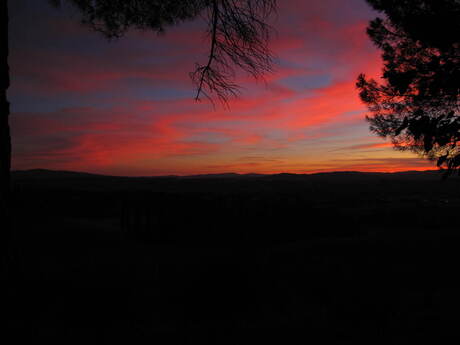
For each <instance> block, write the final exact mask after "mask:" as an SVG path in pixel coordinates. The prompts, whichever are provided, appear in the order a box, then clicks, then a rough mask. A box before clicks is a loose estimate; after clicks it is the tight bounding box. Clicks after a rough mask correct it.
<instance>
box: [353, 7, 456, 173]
mask: <svg viewBox="0 0 460 345" xmlns="http://www.w3.org/2000/svg"><path fill="white" fill-rule="evenodd" d="M367 1H368V3H370V4H371V5H372V6H373V7H374V8H375V9H376V10H378V11H381V12H382V13H383V14H384V15H385V18H384V19H382V18H376V19H375V20H373V21H371V22H370V25H369V27H368V29H367V33H368V35H369V37H370V38H371V40H372V41H373V42H374V43H375V44H376V46H377V47H378V48H380V49H381V50H382V52H383V53H382V59H383V62H384V68H383V73H382V79H383V82H382V83H379V82H377V81H376V80H373V79H367V78H366V76H365V75H363V74H361V75H360V76H359V77H358V81H357V87H358V89H359V90H360V97H361V99H362V101H363V102H364V103H365V104H367V105H368V108H369V111H370V113H371V114H369V115H368V116H367V117H366V118H367V120H368V121H369V122H370V125H371V126H370V129H371V131H373V132H375V133H376V134H378V135H379V136H382V137H385V138H390V139H391V141H392V143H393V144H394V146H395V148H397V149H400V150H409V151H413V152H415V153H417V154H420V155H421V156H423V157H426V158H428V159H431V160H434V161H437V165H438V167H440V168H447V170H446V176H447V175H449V174H451V173H452V172H453V171H454V170H456V169H458V168H459V167H460V148H459V141H460V109H459V105H460V98H459V96H460V37H459V33H460V1H459V0H410V1H409V0H385V1H383V0H367Z"/></svg>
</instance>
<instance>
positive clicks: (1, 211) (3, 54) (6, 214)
mask: <svg viewBox="0 0 460 345" xmlns="http://www.w3.org/2000/svg"><path fill="white" fill-rule="evenodd" d="M0 2H1V5H0V6H1V9H0V25H1V33H0V35H1V37H0V42H1V43H0V44H1V48H0V59H1V61H0V69H1V72H0V75H1V78H0V92H1V96H0V97H1V99H0V227H1V228H2V230H1V234H0V236H1V238H0V240H1V241H2V242H3V243H2V247H3V248H2V256H3V254H6V250H7V248H8V242H9V237H10V230H11V229H10V206H11V205H10V199H11V190H10V182H11V181H10V169H11V137H10V125H9V115H10V104H9V102H8V99H7V90H8V87H9V86H10V73H9V67H8V0H0Z"/></svg>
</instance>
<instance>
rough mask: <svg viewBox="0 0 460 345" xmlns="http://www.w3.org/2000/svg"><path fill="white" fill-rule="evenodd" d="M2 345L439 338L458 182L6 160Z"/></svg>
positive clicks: (450, 301)
mask: <svg viewBox="0 0 460 345" xmlns="http://www.w3.org/2000/svg"><path fill="white" fill-rule="evenodd" d="M13 177H14V185H15V191H14V196H15V200H14V201H15V209H14V226H15V236H14V239H13V247H12V250H11V254H10V256H11V263H10V273H9V274H10V278H9V281H8V303H7V306H6V308H5V311H6V314H7V316H8V326H9V330H10V334H13V335H14V336H15V339H16V340H17V343H23V342H24V341H26V342H28V343H47V344H62V343H65V344H73V343H75V344H81V343H82V342H84V341H86V340H87V339H89V338H91V339H95V340H96V339H97V341H98V342H99V343H135V344H138V343H147V342H149V343H152V342H155V343H159V344H168V343H169V344H173V343H174V344H185V343H189V344H195V343H198V344H236V343H239V344H246V343H247V344H254V343H267V342H273V343H289V344H296V343H303V344H304V343H307V342H313V343H315V344H323V343H324V344H331V343H332V344H357V343H363V344H364V343H366V344H368V343H372V344H408V343H413V342H415V343H416V342H419V343H420V342H426V341H428V342H430V343H433V344H434V343H439V339H440V337H441V336H443V335H446V336H447V334H451V333H452V332H450V331H452V330H453V329H455V327H456V323H455V320H456V314H457V310H458V308H459V307H460V299H459V298H458V293H457V290H456V289H454V288H452V286H453V285H452V284H453V283H454V281H455V277H456V275H455V272H456V271H457V267H458V263H459V254H458V253H459V252H458V250H457V248H458V245H459V244H460V241H459V239H460V236H459V235H458V225H457V217H456V215H457V214H458V210H459V209H460V197H459V194H458V191H459V188H460V179H458V178H452V179H448V180H446V181H442V180H441V175H440V174H439V173H437V172H407V173H398V174H377V173H375V174H374V173H372V174H367V173H356V172H344V173H330V174H315V175H291V174H280V175H261V176H259V175H249V176H246V175H236V174H224V175H218V176H193V177H178V176H170V177H152V178H148V177H145V178H126V177H113V176H101V175H91V174H82V173H73V172H54V171H44V170H38V171H37V170H35V171H23V172H15V173H14V175H13Z"/></svg>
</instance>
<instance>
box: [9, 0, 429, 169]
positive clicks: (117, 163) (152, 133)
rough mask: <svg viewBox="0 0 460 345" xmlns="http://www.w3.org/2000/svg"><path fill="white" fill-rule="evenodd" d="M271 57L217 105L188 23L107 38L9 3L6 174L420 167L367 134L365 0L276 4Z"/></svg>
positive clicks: (376, 66) (197, 36)
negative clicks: (9, 165) (201, 88)
mask: <svg viewBox="0 0 460 345" xmlns="http://www.w3.org/2000/svg"><path fill="white" fill-rule="evenodd" d="M278 3H279V10H278V13H277V14H276V16H274V17H273V18H272V21H271V24H272V25H273V26H274V27H275V28H276V33H275V36H274V37H273V39H272V41H271V48H272V50H273V51H274V53H275V55H276V58H277V63H276V65H275V72H274V73H273V74H270V75H267V76H266V80H265V81H254V80H253V79H251V78H250V77H248V76H246V75H244V74H240V75H239V77H238V83H239V84H240V85H242V86H243V89H242V93H241V95H240V97H239V98H238V99H235V100H232V101H231V102H230V103H229V108H228V109H226V108H224V107H222V106H221V105H219V104H217V105H216V107H215V108H213V106H212V105H211V104H210V103H209V102H207V101H203V102H201V103H197V102H195V101H194V100H193V97H194V94H195V89H194V86H193V84H192V82H191V81H190V78H189V72H190V71H192V70H193V68H194V65H195V63H196V62H203V61H204V60H205V59H206V54H207V49H208V48H209V47H208V44H207V41H206V39H205V37H204V31H203V28H204V25H203V23H202V21H200V20H197V21H194V22H189V23H186V24H182V25H180V26H178V27H174V28H169V30H167V31H166V33H165V34H164V35H161V36H159V35H157V34H155V33H151V32H136V31H132V32H130V33H128V34H127V35H126V36H125V37H123V38H122V39H120V40H117V41H112V42H108V41H107V40H106V39H105V38H104V37H102V36H101V35H100V34H98V33H95V32H91V31H90V30H89V29H88V28H87V27H84V26H82V25H81V24H79V17H78V14H77V13H75V12H73V11H72V9H70V8H66V7H64V8H63V9H61V10H56V9H52V8H50V7H49V6H48V4H47V1H46V0H15V1H11V2H10V20H11V22H10V30H11V31H10V49H11V51H10V67H11V82H12V85H11V88H10V90H9V93H8V95H9V99H10V101H11V110H12V116H11V126H12V138H13V169H31V168H47V169H59V170H76V171H86V172H93V173H103V174H112V175H129V176H138V175H143V176H147V175H167V174H177V175H186V174H200V173H222V172H238V173H249V172H255V173H280V172H290V173H311V172H319V171H337V170H359V171H400V170H415V169H417V170H425V169H431V168H433V164H432V163H430V162H427V161H425V160H423V159H419V158H417V157H416V156H414V155H413V154H409V153H402V152H398V151H395V150H393V149H392V148H391V146H390V145H389V144H388V143H386V142H385V141H383V140H382V139H380V138H378V137H376V136H375V135H373V134H372V133H370V132H369V129H368V124H367V123H366V121H365V119H364V117H365V114H366V109H365V107H364V105H363V104H362V103H361V102H360V100H359V97H358V92H357V90H356V89H355V81H356V77H357V76H358V74H359V73H361V72H364V73H366V74H367V75H370V76H378V75H379V72H380V69H381V60H380V57H379V52H378V51H377V49H376V48H375V47H373V45H372V43H371V42H370V40H369V39H368V37H367V36H366V33H365V29H366V26H367V23H368V21H369V20H370V19H372V18H374V17H375V16H376V13H374V12H372V10H371V9H370V8H369V7H368V5H367V4H366V2H365V1H364V0H347V1H343V0H309V1H306V0H304V1H301V0H287V1H281V0H280V1H279V2H278Z"/></svg>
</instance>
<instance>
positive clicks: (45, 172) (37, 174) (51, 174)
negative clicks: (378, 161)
mask: <svg viewBox="0 0 460 345" xmlns="http://www.w3.org/2000/svg"><path fill="white" fill-rule="evenodd" d="M433 175H436V176H439V177H440V176H441V171H440V170H425V171H416V170H408V171H401V172H393V173H387V172H362V171H331V172H319V173H311V174H294V173H279V174H257V173H247V174H240V173H234V172H229V173H217V174H197V175H185V176H180V175H164V176H132V177H131V176H114V175H103V174H94V173H87V172H78V171H66V170H49V169H30V170H15V171H13V172H12V176H13V179H24V178H26V179H28V178H33V179H66V178H101V179H103V178H123V179H164V178H172V179H245V178H263V179H273V178H275V179H301V178H322V177H337V178H346V177H350V178H358V177H384V176H394V177H398V176H399V177H411V176H412V177H417V176H419V177H421V176H433Z"/></svg>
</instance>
